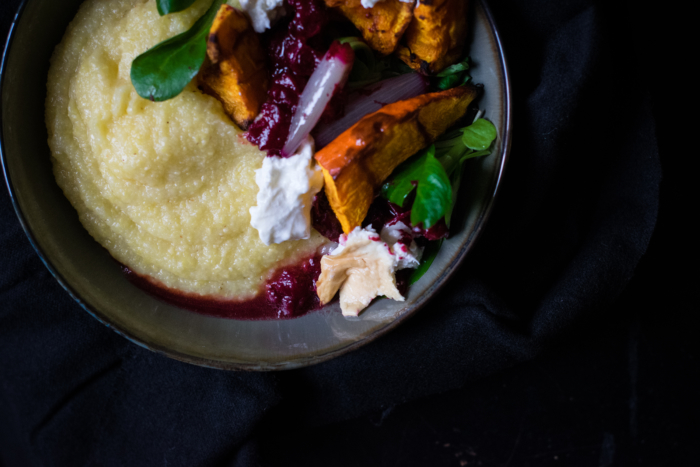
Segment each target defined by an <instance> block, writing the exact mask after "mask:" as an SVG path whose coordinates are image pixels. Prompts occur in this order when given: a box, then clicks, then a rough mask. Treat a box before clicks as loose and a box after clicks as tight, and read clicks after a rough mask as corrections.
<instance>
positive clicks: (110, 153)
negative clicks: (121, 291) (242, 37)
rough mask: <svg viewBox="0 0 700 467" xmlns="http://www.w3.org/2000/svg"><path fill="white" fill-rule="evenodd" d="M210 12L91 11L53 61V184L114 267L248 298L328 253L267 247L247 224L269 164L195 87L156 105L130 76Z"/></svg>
mask: <svg viewBox="0 0 700 467" xmlns="http://www.w3.org/2000/svg"><path fill="white" fill-rule="evenodd" d="M210 4H211V1H210V0H197V1H196V2H195V4H194V5H193V7H191V8H188V9H186V10H185V11H183V12H181V13H176V14H170V15H167V16H164V17H161V16H159V15H158V12H157V10H156V3H155V1H154V0H149V1H146V2H144V1H143V0H88V1H87V2H85V3H84V4H83V5H82V6H81V8H80V11H79V12H78V14H77V16H76V18H75V19H74V21H73V22H72V23H71V25H70V27H69V28H68V30H67V32H66V34H65V37H64V39H63V41H62V43H61V44H60V45H59V46H58V47H57V48H56V50H55V53H54V55H53V57H52V61H51V69H50V72H49V79H48V96H47V101H46V124H47V127H48V133H49V145H50V147H51V150H52V155H53V166H54V174H55V177H56V181H57V182H58V184H59V186H60V187H61V189H62V190H63V192H64V193H65V195H66V197H67V198H68V199H69V201H70V202H71V203H72V204H73V206H74V207H75V209H76V210H77V211H78V214H79V217H80V221H81V222H82V224H83V225H84V226H85V228H86V229H87V230H88V232H89V233H90V234H91V235H92V236H93V237H94V238H95V239H96V240H97V241H98V242H99V243H100V244H102V245H103V246H104V247H105V248H106V249H107V250H108V251H109V252H110V254H111V255H112V256H113V257H114V258H115V259H116V260H118V261H119V262H121V263H123V264H125V265H127V266H128V267H129V268H131V269H132V270H133V271H135V272H137V273H139V274H145V275H148V276H151V277H153V278H154V279H156V280H158V281H160V282H162V283H163V284H165V285H166V286H168V287H171V288H177V289H180V290H182V291H185V292H191V293H199V294H204V295H217V296H221V297H236V298H246V297H250V296H252V295H254V294H255V293H256V292H257V291H258V288H259V287H260V286H261V285H262V284H263V282H264V281H265V280H266V279H267V277H268V275H269V273H270V272H271V270H272V269H274V268H275V267H277V266H280V265H283V264H290V263H294V262H296V261H298V260H300V259H301V258H302V257H305V256H307V255H309V254H313V252H315V251H316V249H317V247H319V246H320V245H323V244H324V243H326V242H327V241H326V240H325V239H324V238H323V237H321V236H320V235H319V234H318V233H316V232H315V231H312V232H311V233H310V238H309V239H308V240H302V241H289V242H284V243H282V244H278V245H270V246H266V245H265V244H264V243H263V242H262V241H261V240H260V237H259V235H258V232H257V231H256V230H255V229H254V228H253V227H251V225H250V213H249V209H250V207H251V206H253V205H255V203H256V195H257V193H258V186H257V185H256V183H255V170H256V169H259V168H260V167H261V166H262V164H263V159H264V154H263V153H262V152H261V151H259V150H258V149H257V148H256V147H255V146H253V145H251V144H249V143H247V142H246V141H245V140H244V138H242V135H241V130H240V129H239V128H237V127H236V126H235V125H234V124H233V123H232V122H231V120H230V119H229V118H228V117H227V116H226V115H225V114H224V112H223V110H222V106H221V103H219V102H218V101H217V100H216V99H214V98H213V97H211V96H207V95H205V94H203V93H201V92H200V91H199V90H198V89H197V88H196V86H195V84H194V83H191V84H190V85H189V86H188V87H187V88H186V89H185V91H184V92H182V93H181V94H180V95H179V96H177V97H176V98H174V99H171V100H169V101H165V102H160V103H156V102H150V101H148V100H145V99H142V98H141V97H139V96H138V95H137V94H136V91H135V90H134V88H133V86H132V84H131V81H130V76H129V74H130V70H131V62H132V61H133V59H134V58H135V57H136V56H137V55H139V54H141V53H142V52H144V51H145V50H147V49H149V48H151V47H152V46H154V45H155V44H157V43H159V42H161V41H163V40H165V39H168V38H170V37H172V36H174V35H176V34H178V33H180V32H183V31H185V30H187V29H188V28H189V27H191V26H192V24H194V22H195V21H196V20H197V19H198V18H199V17H200V16H201V15H202V14H203V13H204V11H205V10H206V9H207V8H208V7H209V5H210Z"/></svg>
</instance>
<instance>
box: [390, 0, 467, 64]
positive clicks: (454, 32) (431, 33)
mask: <svg viewBox="0 0 700 467" xmlns="http://www.w3.org/2000/svg"><path fill="white" fill-rule="evenodd" d="M468 8H469V0H431V1H421V2H420V4H419V5H417V6H416V8H415V11H414V18H413V21H411V24H410V25H409V26H408V30H407V31H406V34H404V36H403V43H402V45H401V46H399V49H398V51H397V54H398V56H399V58H400V59H401V60H403V61H404V62H405V63H406V64H407V65H408V66H410V67H411V68H413V69H414V70H416V71H419V72H421V73H423V74H426V75H427V74H434V73H439V72H440V71H442V70H443V69H445V68H446V67H448V66H450V65H453V64H455V63H457V62H458V61H459V59H460V58H462V56H463V55H464V49H465V46H466V42H467V29H468V24H467V9H468Z"/></svg>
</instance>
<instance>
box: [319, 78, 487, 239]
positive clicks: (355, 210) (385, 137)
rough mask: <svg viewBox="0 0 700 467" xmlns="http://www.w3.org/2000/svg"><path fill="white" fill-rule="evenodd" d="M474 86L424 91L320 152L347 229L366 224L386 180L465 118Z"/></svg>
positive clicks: (329, 188)
mask: <svg viewBox="0 0 700 467" xmlns="http://www.w3.org/2000/svg"><path fill="white" fill-rule="evenodd" d="M477 94H478V89H477V88H476V87H474V86H471V85H465V86H459V87H456V88H453V89H449V90H447V91H442V92H436V93H432V94H424V95H422V96H418V97H414V98H412V99H408V100H405V101H400V102H396V103H394V104H389V105H386V106H384V107H383V108H382V109H381V110H378V111H376V112H374V113H371V114H369V115H367V116H365V117H364V118H362V119H361V120H360V121H359V122H357V123H356V124H355V125H353V126H352V127H350V128H348V129H347V130H346V131H345V132H344V133H342V134H341V135H340V136H338V137H337V138H336V139H335V140H333V141H332V142H331V143H330V144H328V145H327V146H326V147H324V148H323V149H321V150H320V151H319V152H317V153H316V156H315V157H316V161H317V162H318V163H319V165H320V166H321V168H322V169H323V176H324V179H325V190H326V195H327V197H328V201H329V202H330V205H331V207H332V208H333V211H334V212H335V215H336V217H337V218H338V220H339V221H340V224H341V225H342V227H343V231H344V232H345V233H349V232H351V231H352V230H353V229H354V228H355V227H357V226H360V225H361V224H362V221H363V220H364V218H365V216H366V215H367V211H368V209H369V206H370V204H372V201H373V200H374V197H375V194H376V193H377V192H378V190H379V188H380V187H381V185H382V183H384V180H386V179H387V178H388V177H389V175H391V172H393V170H394V169H395V168H396V167H397V166H398V165H399V164H401V163H402V162H403V161H405V160H406V159H408V158H409V157H411V156H412V155H413V154H415V153H416V152H418V151H420V150H421V149H423V148H425V147H427V146H428V145H430V144H431V143H432V142H434V141H435V139H436V138H437V137H438V136H440V135H441V134H442V133H444V132H445V130H447V129H448V128H449V127H451V126H452V125H454V124H455V123H456V122H457V121H458V120H459V119H460V118H462V117H463V116H464V114H465V113H466V111H467V108H468V107H469V104H470V103H471V102H472V101H473V100H474V99H475V98H476V96H477Z"/></svg>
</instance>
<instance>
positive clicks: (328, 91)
mask: <svg viewBox="0 0 700 467" xmlns="http://www.w3.org/2000/svg"><path fill="white" fill-rule="evenodd" d="M354 60H355V52H354V51H353V50H352V47H350V46H349V45H348V44H341V43H340V42H338V41H335V42H333V44H331V48H330V50H328V52H327V53H326V55H325V56H324V57H323V60H321V63H319V65H318V67H316V70H314V72H313V74H312V75H311V78H309V82H308V83H307V84H306V87H305V88H304V91H303V92H302V93H301V97H300V98H299V105H298V106H297V109H296V111H295V112H294V116H293V117H292V123H291V125H290V128H289V137H288V138H287V142H286V143H285V145H284V148H283V149H282V157H289V156H290V155H292V154H294V151H296V150H297V148H298V147H299V145H300V144H301V142H302V141H303V140H304V138H306V136H307V135H308V134H309V133H311V130H313V128H314V127H315V126H316V124H317V123H318V121H319V119H320V118H321V115H322V114H323V111H324V110H325V109H326V105H328V102H330V100H331V98H332V97H333V95H334V94H335V92H336V91H338V90H340V89H342V88H343V86H344V85H345V82H346V81H347V79H348V76H349V75H350V71H351V70H352V64H353V61H354Z"/></svg>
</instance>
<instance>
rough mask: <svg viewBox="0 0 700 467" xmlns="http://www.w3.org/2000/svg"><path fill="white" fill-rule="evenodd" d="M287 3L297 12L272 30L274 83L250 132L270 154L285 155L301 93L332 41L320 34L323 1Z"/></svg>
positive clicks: (270, 46)
mask: <svg viewBox="0 0 700 467" xmlns="http://www.w3.org/2000/svg"><path fill="white" fill-rule="evenodd" d="M285 6H286V7H287V11H290V10H291V11H293V12H294V14H293V15H292V16H291V19H289V20H287V22H286V23H283V24H280V25H278V26H277V27H275V29H274V30H273V31H272V32H271V33H270V36H269V42H268V56H269V59H270V63H271V65H272V70H273V71H272V86H271V87H270V90H269V91H268V93H267V101H266V102H265V103H264V104H263V105H262V108H261V110H260V115H258V117H257V118H256V119H255V121H254V122H253V123H252V124H251V125H250V127H249V128H248V133H247V138H248V141H250V142H251V143H253V144H256V145H257V146H258V147H259V148H260V149H261V150H263V151H267V154H268V156H282V149H283V148H284V144H285V143H286V141H287V137H288V136H289V126H290V124H291V122H292V116H293V115H294V111H295V110H296V107H297V105H298V103H299V96H301V93H302V91H304V87H305V86H306V83H307V82H308V80H309V77H310V76H311V74H312V73H313V72H314V70H315V69H316V66H318V64H319V62H320V61H321V59H322V58H323V56H324V55H325V53H326V50H328V46H329V42H330V41H329V40H327V39H326V38H325V37H324V36H323V35H322V34H321V30H322V29H323V27H324V26H325V25H326V23H327V22H328V17H327V16H328V15H327V11H326V6H325V4H324V3H323V1H321V0H287V2H286V5H285Z"/></svg>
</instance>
